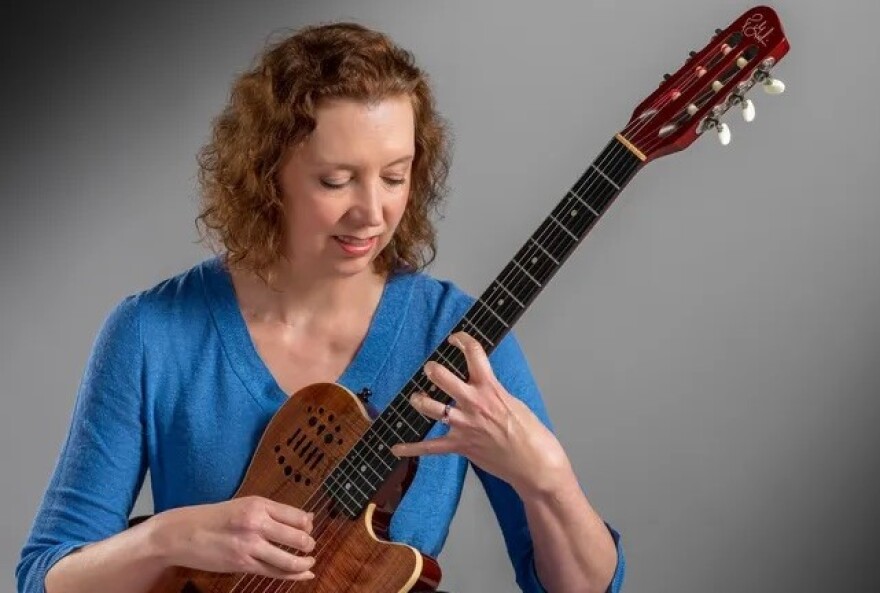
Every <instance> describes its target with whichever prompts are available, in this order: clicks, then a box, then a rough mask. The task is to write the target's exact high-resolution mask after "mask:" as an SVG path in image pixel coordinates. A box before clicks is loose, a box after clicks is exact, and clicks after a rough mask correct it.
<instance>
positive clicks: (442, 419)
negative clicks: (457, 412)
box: [440, 402, 452, 426]
mask: <svg viewBox="0 0 880 593" xmlns="http://www.w3.org/2000/svg"><path fill="white" fill-rule="evenodd" d="M450 410H452V402H450V403H448V404H446V405H445V406H444V407H443V416H441V417H440V422H441V424H445V425H447V426H449V411H450Z"/></svg>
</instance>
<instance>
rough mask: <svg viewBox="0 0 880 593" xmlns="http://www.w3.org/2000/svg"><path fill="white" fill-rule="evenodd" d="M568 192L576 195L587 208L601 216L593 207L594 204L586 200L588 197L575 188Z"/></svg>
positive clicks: (575, 197)
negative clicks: (584, 196)
mask: <svg viewBox="0 0 880 593" xmlns="http://www.w3.org/2000/svg"><path fill="white" fill-rule="evenodd" d="M568 193H570V194H571V195H572V196H574V199H575V200H577V201H578V202H580V203H581V204H583V205H584V207H586V209H587V210H589V211H590V212H592V213H593V214H595V215H596V216H599V213H598V212H597V211H596V209H595V208H593V206H592V205H590V203H589V202H587V201H586V198H583V197H581V195H580V194H579V193H578V192H576V191H575V190H573V189H572V190H570V191H569V192H568Z"/></svg>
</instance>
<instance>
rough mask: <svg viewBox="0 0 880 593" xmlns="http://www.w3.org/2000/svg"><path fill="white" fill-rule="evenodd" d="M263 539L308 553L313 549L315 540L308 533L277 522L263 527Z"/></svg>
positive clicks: (270, 522)
mask: <svg viewBox="0 0 880 593" xmlns="http://www.w3.org/2000/svg"><path fill="white" fill-rule="evenodd" d="M263 537H265V538H266V539H268V540H269V541H271V542H274V543H277V544H281V545H283V546H288V547H291V548H294V549H297V550H299V551H301V552H306V553H308V552H311V551H312V550H314V549H315V539H314V538H313V537H312V536H310V535H309V534H308V533H306V532H305V531H302V530H300V529H296V528H295V527H290V526H289V525H286V524H284V523H279V522H277V521H267V522H266V524H265V525H264V526H263Z"/></svg>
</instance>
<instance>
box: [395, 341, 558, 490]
mask: <svg viewBox="0 0 880 593" xmlns="http://www.w3.org/2000/svg"><path fill="white" fill-rule="evenodd" d="M449 343H450V344H452V345H453V346H455V347H456V348H458V349H459V350H461V351H462V352H463V353H464V356H465V359H466V360H467V367H468V375H469V380H468V382H467V383H465V382H464V381H462V380H461V379H460V378H459V377H458V376H457V375H456V374H455V373H453V372H452V371H450V370H448V369H447V368H445V367H444V366H442V365H440V364H438V363H436V362H433V361H431V362H428V363H427V364H426V365H425V375H427V377H428V379H430V381H431V382H432V383H433V384H435V385H436V386H437V387H438V388H440V389H442V390H443V391H444V392H445V393H446V394H447V395H449V396H450V397H452V398H453V400H454V402H453V404H454V405H452V406H451V407H450V408H449V414H448V418H447V421H448V424H449V431H448V432H447V434H445V435H444V436H442V437H438V438H434V439H430V440H426V441H421V442H416V443H401V444H398V445H395V446H394V447H393V448H392V452H393V453H394V454H395V455H397V456H398V457H409V456H415V455H424V454H439V453H458V454H460V455H463V456H465V457H467V458H468V459H469V460H470V461H471V462H472V463H474V464H475V465H477V466H479V467H480V468H482V469H484V470H486V471H488V472H489V473H491V474H493V475H495V476H497V477H499V478H501V479H502V480H504V481H506V482H507V483H508V484H510V485H511V486H513V488H514V489H515V490H516V491H517V492H518V493H520V495H521V496H522V495H523V494H524V493H526V492H530V491H546V490H548V489H551V488H552V487H553V484H554V482H555V480H556V479H557V478H558V477H559V476H560V474H561V473H562V472H566V471H570V466H569V460H568V457H567V456H566V454H565V451H564V450H563V448H562V445H561V444H560V443H559V440H558V439H557V438H556V436H555V435H554V434H553V433H552V432H551V431H550V430H548V429H547V427H546V426H544V424H543V423H542V422H541V421H540V420H539V419H538V417H537V416H535V414H534V413H533V412H532V411H531V410H530V409H529V407H528V406H526V405H525V404H524V403H523V402H522V401H521V400H520V399H518V398H516V397H514V396H512V395H511V394H510V393H509V392H508V391H507V390H506V389H505V388H504V387H503V386H502V385H501V383H500V382H499V381H498V379H497V378H496V377H495V373H494V372H493V371H492V367H491V365H490V364H489V358H488V357H487V355H486V351H485V350H484V349H483V346H482V345H481V344H480V343H479V342H478V341H477V340H476V339H475V338H473V337H472V336H470V335H468V334H467V333H465V332H458V333H455V334H453V335H451V336H450V337H449ZM410 401H411V403H412V406H413V407H414V408H415V409H416V410H418V411H419V412H420V413H422V414H423V415H425V416H427V417H429V418H433V419H434V420H441V419H442V418H443V415H444V410H445V407H446V406H445V405H444V404H442V403H440V402H438V401H436V400H434V399H433V398H431V397H429V396H428V395H427V394H425V393H424V392H418V393H415V394H413V396H412V397H411V399H410Z"/></svg>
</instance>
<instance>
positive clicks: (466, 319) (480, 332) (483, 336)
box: [462, 316, 495, 344]
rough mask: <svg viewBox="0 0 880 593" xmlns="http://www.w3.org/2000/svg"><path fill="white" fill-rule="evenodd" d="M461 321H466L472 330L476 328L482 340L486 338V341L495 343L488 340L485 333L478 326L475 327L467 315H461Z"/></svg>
mask: <svg viewBox="0 0 880 593" xmlns="http://www.w3.org/2000/svg"><path fill="white" fill-rule="evenodd" d="M462 321H465V322H467V323H468V324H469V325H470V326H471V327H472V328H474V330H476V332H477V333H478V334H480V336H482V338H483V339H484V340H486V342H488V343H489V344H494V343H495V342H494V341H493V340H490V339H489V338H487V337H486V334H484V333H483V332H482V331H480V328H479V327H477V325H476V324H475V323H474V322H473V321H471V320H470V319H469V318H468V317H467V316H465V317H463V318H462Z"/></svg>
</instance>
